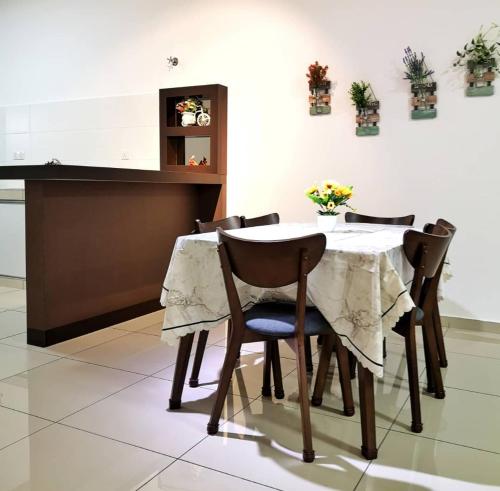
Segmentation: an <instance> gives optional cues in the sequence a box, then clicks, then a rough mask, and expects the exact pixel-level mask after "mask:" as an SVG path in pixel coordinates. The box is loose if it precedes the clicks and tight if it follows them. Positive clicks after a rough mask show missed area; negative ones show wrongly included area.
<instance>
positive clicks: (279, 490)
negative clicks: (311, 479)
mask: <svg viewBox="0 0 500 491" xmlns="http://www.w3.org/2000/svg"><path fill="white" fill-rule="evenodd" d="M207 437H208V436H207ZM177 460H178V461H180V462H185V463H186V464H191V465H196V466H198V467H203V468H204V469H208V470H210V471H214V472H218V473H219V474H224V475H226V476H230V477H235V478H237V479H241V480H242V481H246V482H249V483H252V484H257V485H258V486H263V487H265V488H269V489H274V490H276V491H284V490H282V489H281V488H275V487H274V486H270V485H269V484H264V483H261V482H258V481H252V480H251V479H248V478H246V477H242V476H238V475H237V474H231V473H230V472H225V471H221V470H219V469H213V468H212V467H208V466H206V465H203V464H198V463H196V462H194V461H190V460H185V459H183V458H180V457H179V458H178V459H177Z"/></svg>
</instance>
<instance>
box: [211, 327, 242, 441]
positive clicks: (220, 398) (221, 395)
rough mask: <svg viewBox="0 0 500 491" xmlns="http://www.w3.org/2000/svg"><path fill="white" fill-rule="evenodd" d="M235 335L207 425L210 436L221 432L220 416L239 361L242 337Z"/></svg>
mask: <svg viewBox="0 0 500 491" xmlns="http://www.w3.org/2000/svg"><path fill="white" fill-rule="evenodd" d="M235 334H236V333H235V332H234V331H233V332H232V333H231V338H230V341H229V346H228V348H227V351H226V356H225V358H224V364H223V366H222V372H221V375H220V379H219V385H218V387H217V393H216V395H215V402H214V405H213V407H212V413H211V415H210V421H209V422H208V424H207V433H208V434H209V435H215V434H216V433H217V432H218V431H219V420H220V415H221V413H222V408H223V407H224V402H225V400H226V397H227V391H228V390H229V384H230V383H231V377H232V375H233V371H234V368H235V366H236V362H237V360H238V354H239V352H240V348H241V342H242V336H241V335H235Z"/></svg>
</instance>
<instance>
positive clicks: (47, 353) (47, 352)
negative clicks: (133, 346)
mask: <svg viewBox="0 0 500 491" xmlns="http://www.w3.org/2000/svg"><path fill="white" fill-rule="evenodd" d="M115 331H118V329H115ZM25 332H26V331H23V332H20V333H17V334H13V335H12V336H7V337H6V338H2V339H0V344H3V345H4V346H10V347H11V348H18V349H27V350H29V351H35V352H36V353H42V354H45V355H50V356H59V357H60V358H68V357H69V356H74V355H77V354H78V353H81V352H82V351H85V350H87V349H91V348H97V347H98V346H102V345H103V344H106V343H109V342H110V341H114V340H115V339H119V338H123V337H125V336H126V334H123V335H122V336H118V337H116V338H113V339H108V340H106V341H103V342H102V343H98V344H96V345H95V346H91V347H89V348H84V349H82V350H78V351H75V352H73V353H64V354H54V352H51V351H43V350H44V349H48V350H50V346H47V347H46V348H43V347H42V346H36V347H34V348H32V347H31V346H33V345H31V344H26V346H14V345H12V344H7V343H5V342H2V341H4V340H5V339H9V338H13V337H15V336H19V334H24V333H25ZM94 332H99V331H94ZM120 332H124V331H120ZM127 332H128V331H127ZM89 334H93V333H89ZM129 334H130V333H129ZM78 337H80V336H78ZM72 339H77V338H72ZM72 339H68V340H66V341H61V342H62V343H65V342H67V341H71V340H72ZM57 344H59V343H56V345H57ZM56 345H52V346H56ZM35 348H38V349H35ZM40 348H42V349H40Z"/></svg>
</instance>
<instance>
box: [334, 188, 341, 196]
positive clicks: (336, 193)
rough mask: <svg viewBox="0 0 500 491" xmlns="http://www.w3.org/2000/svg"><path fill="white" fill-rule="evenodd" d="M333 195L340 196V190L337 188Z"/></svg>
mask: <svg viewBox="0 0 500 491" xmlns="http://www.w3.org/2000/svg"><path fill="white" fill-rule="evenodd" d="M334 193H335V196H342V189H341V188H337V189H335V191H334Z"/></svg>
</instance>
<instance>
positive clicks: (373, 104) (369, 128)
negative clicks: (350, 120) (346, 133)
mask: <svg viewBox="0 0 500 491" xmlns="http://www.w3.org/2000/svg"><path fill="white" fill-rule="evenodd" d="M379 109H380V102H379V101H377V100H372V101H370V102H368V103H367V104H366V106H365V107H363V108H360V107H356V111H357V115H356V124H357V125H358V126H357V128H356V136H375V135H378V134H379V133H380V128H379V127H378V123H379V121H380V114H379V113H378V110H379Z"/></svg>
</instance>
